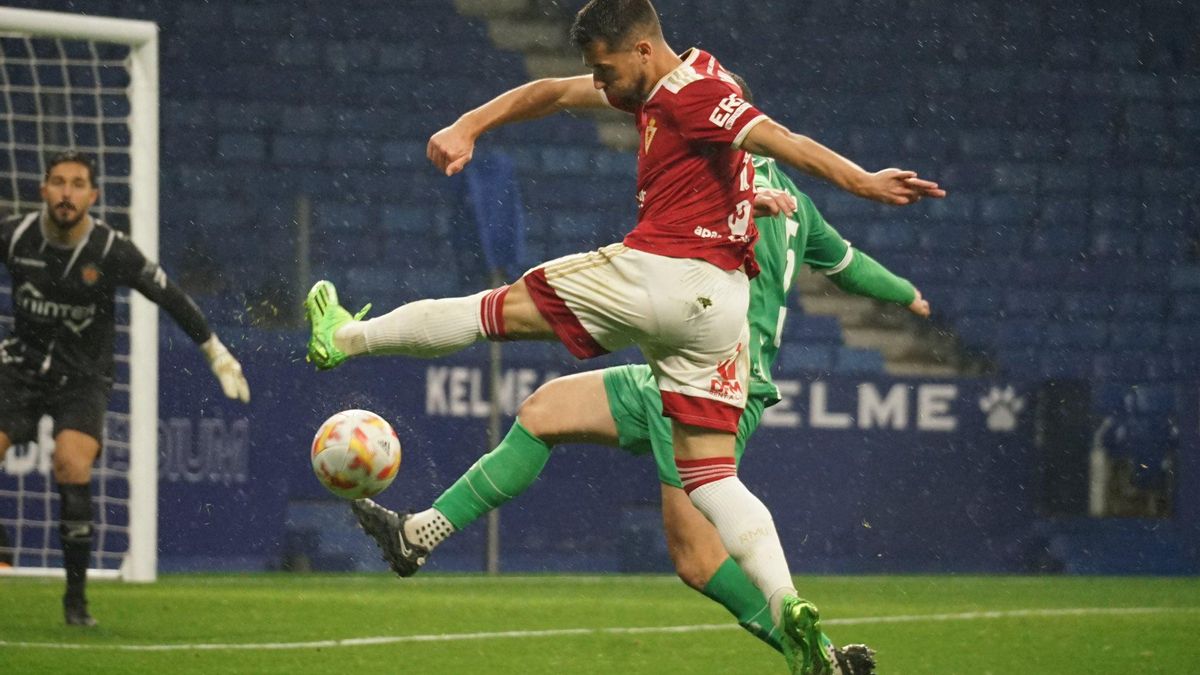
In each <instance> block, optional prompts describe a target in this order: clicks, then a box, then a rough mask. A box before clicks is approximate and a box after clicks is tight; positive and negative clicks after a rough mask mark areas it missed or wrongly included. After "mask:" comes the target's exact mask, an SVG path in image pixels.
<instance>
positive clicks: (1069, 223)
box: [1038, 197, 1090, 231]
mask: <svg viewBox="0 0 1200 675" xmlns="http://www.w3.org/2000/svg"><path fill="white" fill-rule="evenodd" d="M1089 212H1090V209H1089V208H1088V202H1087V199H1084V198H1082V197H1058V198H1056V199H1052V200H1046V201H1044V202H1043V203H1042V205H1041V208H1040V209H1039V210H1038V224H1039V226H1040V229H1041V230H1043V231H1044V230H1055V229H1058V230H1065V229H1072V230H1075V229H1079V228H1081V227H1086V226H1087V223H1088V214H1089Z"/></svg>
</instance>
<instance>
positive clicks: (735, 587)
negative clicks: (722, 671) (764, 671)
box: [701, 558, 783, 653]
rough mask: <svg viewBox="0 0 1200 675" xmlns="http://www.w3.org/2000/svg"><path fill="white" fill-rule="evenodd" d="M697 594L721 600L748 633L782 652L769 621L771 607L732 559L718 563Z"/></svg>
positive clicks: (776, 630) (777, 631)
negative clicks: (715, 569) (719, 564)
mask: <svg viewBox="0 0 1200 675" xmlns="http://www.w3.org/2000/svg"><path fill="white" fill-rule="evenodd" d="M701 593H703V594H704V595H706V596H708V597H709V598H711V599H713V600H716V601H717V602H719V603H721V606H723V607H724V608H725V609H727V610H729V613H730V614H732V615H734V616H735V617H737V620H738V624H739V625H740V626H741V627H742V628H745V629H746V630H748V631H750V634H751V635H753V636H754V637H756V638H758V639H759V640H762V641H763V642H765V643H767V644H769V645H771V647H773V648H774V649H775V651H777V652H780V653H783V645H782V644H781V643H780V642H779V629H778V628H777V627H776V626H775V623H774V622H773V621H771V607H770V605H769V604H768V603H767V599H766V597H764V596H763V594H762V591H760V590H758V587H756V586H755V585H754V584H753V583H751V581H750V579H749V577H747V576H746V573H745V572H743V571H742V568H741V567H738V564H737V563H736V562H734V560H733V558H726V559H725V562H723V563H721V566H720V567H718V568H717V571H716V572H715V573H714V574H713V575H712V578H711V579H709V580H708V583H707V584H705V586H704V590H702V591H701Z"/></svg>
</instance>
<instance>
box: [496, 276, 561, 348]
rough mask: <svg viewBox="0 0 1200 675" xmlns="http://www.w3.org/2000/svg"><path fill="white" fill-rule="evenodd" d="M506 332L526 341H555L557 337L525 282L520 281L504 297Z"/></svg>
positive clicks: (510, 335)
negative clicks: (530, 294)
mask: <svg viewBox="0 0 1200 675" xmlns="http://www.w3.org/2000/svg"><path fill="white" fill-rule="evenodd" d="M503 312H504V332H505V333H506V334H507V335H508V336H509V337H512V338H521V339H524V340H553V339H554V338H555V337H556V336H555V333H554V329H553V328H551V327H550V324H549V322H547V321H546V319H545V317H543V316H542V314H541V312H539V311H538V308H537V305H536V304H534V302H533V298H532V297H530V296H529V288H528V286H526V284H525V280H524V279H521V280H518V281H517V282H516V283H515V284H513V285H512V286H510V287H509V288H508V293H507V294H506V295H505V296H504V309H503Z"/></svg>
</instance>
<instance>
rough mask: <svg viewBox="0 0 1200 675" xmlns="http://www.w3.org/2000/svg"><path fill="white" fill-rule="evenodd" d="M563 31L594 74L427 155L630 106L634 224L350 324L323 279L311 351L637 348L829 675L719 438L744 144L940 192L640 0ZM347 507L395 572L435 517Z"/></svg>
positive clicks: (596, 4)
mask: <svg viewBox="0 0 1200 675" xmlns="http://www.w3.org/2000/svg"><path fill="white" fill-rule="evenodd" d="M571 37H572V40H573V41H574V42H575V44H576V45H578V46H579V47H580V49H581V50H582V51H583V55H584V62H585V63H586V64H587V65H588V66H589V67H590V68H591V69H592V71H593V73H592V75H591V76H581V77H573V78H558V79H545V80H538V81H535V82H531V83H528V84H526V85H522V86H520V87H517V88H515V89H513V90H510V91H508V92H506V93H504V94H501V95H500V96H498V97H496V98H495V99H493V100H491V101H489V102H488V103H486V104H484V105H483V106H481V107H479V108H477V109H475V110H472V111H470V112H468V113H466V114H464V115H463V116H462V117H460V118H459V120H458V121H457V122H455V123H454V124H453V125H451V126H449V127H447V128H445V129H443V130H441V131H439V132H438V133H436V134H434V136H433V137H432V138H431V139H430V142H429V147H428V156H429V158H430V160H431V161H433V163H434V164H435V165H436V166H437V167H438V168H440V169H442V170H443V171H445V173H446V174H447V175H452V174H454V173H457V172H458V171H460V170H462V168H463V167H464V166H465V165H466V164H467V162H469V161H470V160H471V155H472V153H473V149H474V144H475V140H476V139H477V138H478V137H479V136H480V135H481V134H483V133H484V132H486V131H488V130H490V129H493V128H495V127H497V126H501V125H504V124H509V123H512V122H517V121H522V120H529V119H535V118H538V117H543V116H545V115H549V114H551V113H553V112H556V111H558V110H561V109H565V108H590V107H599V106H605V105H612V106H615V107H617V108H620V109H622V110H625V111H628V112H630V113H632V114H634V115H635V118H636V122H637V126H638V131H639V134H640V140H641V142H640V144H639V149H638V184H637V189H638V191H637V196H638V202H639V214H638V223H637V226H636V227H635V228H634V230H633V231H632V232H630V234H629V235H627V236H626V238H625V240H624V242H623V243H621V244H613V245H610V246H607V247H604V248H602V249H600V250H598V251H594V252H592V253H586V254H579V255H574V256H567V257H565V258H561V259H559V260H556V261H553V262H550V263H547V264H545V265H542V266H539V267H536V268H534V269H533V270H530V271H529V272H527V273H526V274H525V275H524V276H523V277H522V279H521V280H519V281H517V282H516V283H514V284H513V285H512V286H505V287H502V288H498V289H494V290H492V291H486V292H483V293H480V294H477V295H474V296H470V297H467V298H454V299H443V300H422V301H419V302H415V303H410V304H408V305H405V306H403V307H400V308H398V309H396V310H394V311H393V312H391V313H389V314H387V315H385V316H382V317H379V318H376V319H372V320H370V321H355V320H354V318H355V317H351V316H350V314H349V313H348V312H346V311H345V310H344V309H342V308H341V307H340V306H338V304H337V295H336V291H335V290H334V288H333V286H332V284H329V282H324V281H322V282H318V284H317V285H316V286H314V287H313V289H312V291H310V293H309V297H308V298H307V300H306V307H307V311H308V316H309V319H310V322H311V324H312V338H311V339H310V342H309V358H310V360H312V361H313V362H314V363H316V364H317V366H318V367H321V368H332V367H334V366H336V365H338V364H340V363H341V362H342V361H344V360H345V359H346V358H348V357H350V356H356V355H360V354H405V355H410V356H437V355H441V354H447V353H451V352H454V351H457V350H459V349H462V348H463V347H466V346H469V345H471V344H474V343H475V342H477V341H479V340H482V339H485V338H486V339H554V338H555V337H557V338H558V339H560V340H561V341H562V342H563V343H564V345H566V346H567V348H568V349H569V350H570V351H571V353H572V354H574V355H576V356H577V357H580V358H588V357H592V356H597V355H600V354H604V353H606V352H608V351H613V350H615V349H621V348H624V347H627V346H630V345H633V344H636V345H638V346H639V347H640V348H641V350H642V352H643V354H644V355H645V357H646V359H647V362H648V363H649V364H650V366H651V368H652V369H653V371H654V374H655V377H656V379H657V382H658V386H659V388H660V390H661V391H662V400H663V411H664V414H665V415H666V416H668V417H670V418H671V420H672V427H673V441H674V446H675V452H676V463H677V466H678V468H679V474H680V478H681V479H682V482H683V485H684V489H685V491H686V492H687V493H688V495H689V497H690V499H691V500H692V502H693V503H694V504H695V505H696V507H697V508H698V509H699V510H700V511H701V512H702V513H703V514H704V515H705V517H707V518H708V519H709V520H710V521H712V523H713V525H714V526H715V527H716V529H717V531H718V533H719V534H720V536H721V540H722V542H723V543H724V545H725V547H726V549H727V550H728V552H729V554H730V555H731V556H732V557H733V558H734V559H735V560H736V561H737V562H738V563H739V565H741V566H742V568H743V569H744V570H745V571H746V573H747V575H748V576H749V577H750V578H751V579H752V580H753V581H754V582H755V585H756V586H758V587H759V589H760V590H762V592H763V595H764V596H765V597H767V598H768V600H769V603H770V606H771V614H772V617H773V619H774V620H775V621H776V623H777V625H779V626H781V627H782V629H783V632H784V634H785V639H784V642H785V649H786V651H787V653H788V657H789V663H791V664H792V666H793V670H795V672H804V673H808V672H828V671H830V670H831V669H832V667H833V664H832V661H831V654H830V652H829V651H827V650H826V649H824V647H825V646H826V645H823V644H822V643H821V642H820V628H819V619H818V613H817V610H816V608H815V607H814V606H813V605H812V604H811V603H808V602H807V601H804V600H802V599H800V598H799V597H798V596H797V595H796V591H795V588H794V587H793V586H792V581H791V575H790V572H789V570H788V567H787V562H786V560H785V558H784V554H783V549H782V546H781V545H780V542H779V538H778V535H777V534H776V531H775V526H774V523H773V521H772V519H771V515H770V513H769V511H768V510H767V509H766V507H765V506H764V505H763V504H762V502H761V501H759V500H758V498H757V497H755V496H754V495H753V494H752V493H750V491H749V490H747V489H746V487H745V486H744V485H743V484H742V483H741V481H740V480H738V478H737V475H736V465H735V462H734V432H735V430H736V428H737V425H738V420H739V418H740V415H741V412H742V409H743V408H744V406H745V402H746V389H747V374H748V369H749V364H748V359H747V352H748V350H747V348H746V347H747V340H748V329H747V325H746V321H745V316H746V312H747V308H748V292H749V283H748V282H749V279H748V277H749V276H753V275H754V274H756V272H757V267H756V265H755V262H754V258H753V244H754V241H755V239H756V237H757V231H756V230H755V228H754V223H753V219H752V215H753V214H752V211H753V205H754V202H755V196H754V191H753V184H754V174H753V166H752V165H751V164H750V160H749V157H748V156H747V155H746V151H750V152H753V153H755V154H760V155H766V156H770V157H774V158H776V159H779V160H781V161H783V162H784V163H787V164H790V165H791V166H794V167H796V168H798V169H800V170H802V171H805V172H807V173H810V174H813V175H816V176H820V177H823V178H826V179H828V180H830V181H832V182H833V183H834V184H836V185H838V186H840V187H842V188H844V189H846V190H848V191H850V192H852V193H854V194H857V195H859V196H863V197H867V198H870V199H874V200H876V201H880V202H884V203H890V204H911V203H914V202H916V201H918V200H920V199H921V198H922V197H926V196H928V197H940V196H943V195H944V192H942V191H941V190H940V189H939V188H938V186H937V185H936V184H935V183H932V182H929V181H924V180H921V179H919V178H917V177H916V174H915V173H913V172H911V171H901V170H899V169H885V170H883V171H879V172H876V173H869V172H867V171H865V170H863V169H862V168H861V167H859V166H857V165H856V164H854V163H853V162H850V161H849V160H847V159H845V158H843V157H841V156H840V155H838V154H837V153H834V152H832V151H831V150H829V149H827V148H825V147H824V146H822V145H820V144H818V143H816V142H815V141H812V140H811V139H808V138H805V137H803V136H799V135H796V134H793V133H791V132H790V131H788V130H787V129H786V128H784V127H783V126H781V125H779V124H777V123H775V122H774V121H772V120H770V119H769V118H767V117H766V116H765V115H763V114H762V113H761V112H760V111H759V110H757V109H756V108H755V107H754V106H752V105H750V104H749V103H747V102H746V101H744V100H743V99H742V97H741V95H740V94H741V92H740V90H739V89H738V87H737V85H736V84H734V82H733V80H732V78H731V77H729V75H728V74H727V73H726V72H725V71H724V70H723V69H722V68H721V66H720V64H719V63H718V62H717V61H716V59H714V58H713V57H712V56H711V55H710V54H707V53H705V52H703V51H700V50H696V49H692V50H688V51H687V52H684V53H683V54H682V55H677V54H676V53H675V52H674V51H672V50H671V48H670V47H669V46H668V45H667V44H666V42H665V40H664V39H663V36H662V30H661V27H660V25H659V22H658V16H657V13H656V12H655V10H654V8H653V6H652V5H651V4H650V2H649V1H648V0H592V1H591V2H589V3H588V4H587V5H586V6H585V7H584V8H583V9H581V10H580V11H579V14H578V15H577V17H576V20H575V23H574V25H573V26H572V29H571ZM518 424H519V420H518ZM550 435H551V436H553V434H552V433H551V434H550ZM355 511H356V514H357V515H358V517H359V522H360V523H361V524H362V525H363V526H364V528H365V529H366V530H367V531H368V533H370V534H371V535H372V536H373V537H374V538H375V539H376V541H377V542H378V543H379V544H380V546H381V548H382V549H383V550H384V553H385V557H386V558H387V559H388V560H389V562H391V563H392V565H393V568H394V569H396V570H397V572H399V573H401V574H403V573H404V570H406V569H408V568H409V567H411V560H410V559H412V558H414V557H415V558H420V557H421V555H422V553H421V550H420V540H419V536H417V537H415V538H410V537H408V536H405V534H404V531H405V530H406V529H409V528H408V526H409V525H413V526H414V528H412V529H414V532H409V533H408V535H410V536H412V535H414V534H416V533H417V531H418V530H420V529H426V530H436V529H438V528H441V527H445V526H446V524H445V523H436V522H433V523H421V524H419V525H418V524H416V523H406V521H407V520H411V516H408V515H407V514H406V515H404V516H401V515H398V514H395V513H392V512H390V511H388V510H386V509H383V508H382V507H379V506H378V505H375V504H374V503H372V502H370V501H369V500H363V501H361V502H359V503H356V508H355ZM414 543H415V547H414Z"/></svg>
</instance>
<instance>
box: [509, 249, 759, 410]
mask: <svg viewBox="0 0 1200 675" xmlns="http://www.w3.org/2000/svg"><path fill="white" fill-rule="evenodd" d="M524 281H525V286H526V288H527V289H528V291H529V295H530V297H531V298H532V299H533V302H534V304H535V305H537V308H538V310H539V311H540V312H541V314H542V316H543V317H545V319H546V321H547V322H548V323H549V324H550V326H551V327H552V328H553V329H554V332H555V333H556V334H557V335H558V337H559V339H560V340H562V342H563V344H564V345H566V347H567V349H568V350H569V351H570V352H571V353H572V354H574V355H575V356H576V357H577V358H581V359H587V358H592V357H595V356H600V355H602V354H607V353H608V352H612V351H616V350H618V349H623V348H625V347H628V346H631V345H634V344H636V345H638V346H639V347H640V348H641V350H642V353H643V354H644V355H645V357H646V362H647V363H648V364H649V365H650V368H651V369H652V370H653V371H654V375H655V377H656V379H657V380H658V388H659V391H660V392H661V393H662V399H663V413H664V414H665V415H667V416H668V417H671V418H672V419H675V420H677V421H679V422H683V423H685V424H690V425H693V426H698V427H705V428H709V429H717V430H721V431H728V432H731V433H733V432H736V431H737V425H738V420H739V418H740V417H741V413H742V409H743V408H745V407H746V391H747V389H748V388H749V372H750V356H749V349H748V345H749V339H750V329H749V327H748V326H747V324H746V312H747V310H748V309H749V303H750V280H749V279H748V278H747V277H746V275H745V274H744V273H743V272H741V271H740V270H735V271H726V270H722V269H720V268H719V267H717V266H715V265H713V264H711V263H708V262H705V261H703V260H696V259H691V258H668V257H666V256H661V255H655V254H653V253H646V252H645V251H639V250H636V249H631V248H628V247H627V246H625V245H624V244H612V245H609V246H605V247H604V248H601V249H599V250H597V251H592V252H590V253H579V254H576V255H569V256H566V257H563V258H559V259H557V260H552V261H550V262H548V263H545V264H544V265H541V266H539V267H535V268H533V269H532V270H529V271H528V272H526V273H525V276H524Z"/></svg>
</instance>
